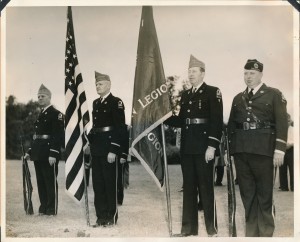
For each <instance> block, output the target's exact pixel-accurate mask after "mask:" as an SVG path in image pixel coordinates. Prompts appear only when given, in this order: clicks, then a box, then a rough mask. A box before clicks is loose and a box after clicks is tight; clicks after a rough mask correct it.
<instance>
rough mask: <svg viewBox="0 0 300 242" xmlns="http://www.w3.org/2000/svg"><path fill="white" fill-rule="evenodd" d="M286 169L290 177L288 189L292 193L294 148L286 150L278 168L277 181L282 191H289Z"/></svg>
mask: <svg viewBox="0 0 300 242" xmlns="http://www.w3.org/2000/svg"><path fill="white" fill-rule="evenodd" d="M287 169H289V175H290V189H291V191H294V147H291V148H289V149H287V150H286V152H285V155H284V162H283V165H282V166H280V167H279V181H280V188H281V189H282V190H287V191H288V190H289V186H288V175H287Z"/></svg>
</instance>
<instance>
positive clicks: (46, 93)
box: [38, 84, 51, 97]
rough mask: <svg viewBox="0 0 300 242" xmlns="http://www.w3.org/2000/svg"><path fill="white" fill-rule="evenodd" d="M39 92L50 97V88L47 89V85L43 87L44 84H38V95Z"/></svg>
mask: <svg viewBox="0 0 300 242" xmlns="http://www.w3.org/2000/svg"><path fill="white" fill-rule="evenodd" d="M39 94H45V95H48V96H49V97H51V92H50V90H49V89H48V88H47V87H45V86H44V84H42V85H41V86H40V89H39V91H38V95H39Z"/></svg>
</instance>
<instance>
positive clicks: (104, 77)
mask: <svg viewBox="0 0 300 242" xmlns="http://www.w3.org/2000/svg"><path fill="white" fill-rule="evenodd" d="M95 79H96V82H98V81H110V78H109V76H108V75H105V74H101V73H99V72H97V71H95Z"/></svg>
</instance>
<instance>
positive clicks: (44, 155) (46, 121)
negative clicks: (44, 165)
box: [28, 106, 65, 160]
mask: <svg viewBox="0 0 300 242" xmlns="http://www.w3.org/2000/svg"><path fill="white" fill-rule="evenodd" d="M34 132H35V133H34V135H33V139H32V142H31V147H30V148H29V150H28V154H29V155H30V158H31V160H48V158H49V157H50V156H51V157H55V158H56V159H57V160H59V159H60V150H61V147H62V146H63V145H64V136H65V133H64V119H63V114H62V113H61V112H59V111H58V110H57V109H55V108H54V107H53V106H50V107H48V108H47V109H46V110H45V111H44V112H42V113H40V115H39V116H38V118H37V120H36V121H35V122H34ZM36 135H49V136H50V138H48V139H39V138H36Z"/></svg>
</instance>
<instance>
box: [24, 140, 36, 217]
mask: <svg viewBox="0 0 300 242" xmlns="http://www.w3.org/2000/svg"><path fill="white" fill-rule="evenodd" d="M21 148H22V155H23V156H22V172H23V198H24V209H25V212H26V214H29V215H32V214H33V206H32V201H31V196H32V183H31V175H30V171H29V167H28V163H27V160H26V159H25V158H24V156H25V150H24V145H23V138H22V136H21Z"/></svg>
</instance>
